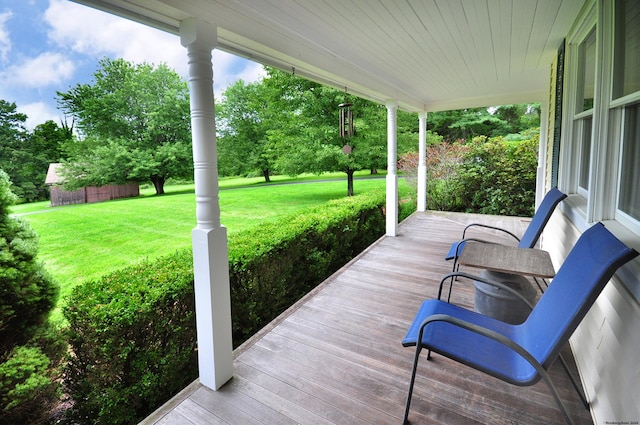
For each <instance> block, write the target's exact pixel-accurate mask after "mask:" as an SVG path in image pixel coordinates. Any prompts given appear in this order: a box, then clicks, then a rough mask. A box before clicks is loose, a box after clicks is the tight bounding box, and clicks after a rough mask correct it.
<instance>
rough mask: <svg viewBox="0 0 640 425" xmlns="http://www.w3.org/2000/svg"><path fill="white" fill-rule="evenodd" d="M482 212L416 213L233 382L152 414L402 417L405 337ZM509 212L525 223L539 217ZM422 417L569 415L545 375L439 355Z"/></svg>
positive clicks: (419, 384)
mask: <svg viewBox="0 0 640 425" xmlns="http://www.w3.org/2000/svg"><path fill="white" fill-rule="evenodd" d="M470 218H471V219H473V218H476V217H475V216H468V215H441V214H429V213H424V214H414V215H413V216H412V217H410V218H409V219H408V220H406V221H405V222H403V223H402V224H401V225H400V229H399V236H397V237H395V238H382V239H380V240H379V241H378V242H376V243H375V244H374V245H372V246H371V247H370V248H369V249H367V250H366V251H365V252H364V253H363V254H361V255H360V256H359V257H358V258H357V259H355V260H354V261H352V262H351V263H349V264H348V265H347V266H345V267H344V268H343V269H342V270H340V271H339V272H337V273H336V274H335V275H333V276H332V277H331V278H330V279H328V280H327V281H325V282H324V283H323V284H321V285H320V286H319V287H318V288H316V289H315V290H314V291H312V293H310V294H309V295H308V296H306V297H305V298H304V299H303V300H301V301H300V302H299V303H297V304H296V305H295V306H293V307H292V308H290V309H289V310H287V311H286V312H285V313H284V314H283V315H281V316H280V317H279V318H278V319H276V320H275V321H274V322H273V323H272V324H270V325H268V326H267V327H265V329H264V330H263V331H261V332H259V333H258V334H257V335H256V336H254V337H253V338H252V339H250V340H249V341H248V342H247V343H245V344H244V345H243V346H242V347H240V348H238V349H237V350H236V351H235V353H234V354H235V363H234V364H235V376H234V378H233V379H232V380H231V381H230V382H229V383H227V384H226V385H225V386H224V387H223V388H222V389H220V390H219V391H211V390H209V389H207V388H205V387H203V386H201V385H200V384H199V383H198V382H195V383H194V384H192V385H191V386H190V387H189V388H187V389H186V390H185V391H183V392H182V393H181V394H179V395H178V396H176V398H174V400H172V401H171V402H169V403H167V405H166V407H163V408H160V409H158V411H156V412H155V413H154V414H153V415H151V416H150V417H149V418H147V420H145V421H144V422H143V423H144V424H158V425H173V424H177V423H184V424H195V425H200V424H218V423H220V424H283V425H288V424H296V423H298V424H356V425H360V424H361V425H364V424H399V423H401V421H402V415H403V410H404V403H405V399H406V393H407V389H408V381H409V375H410V371H411V366H412V362H413V355H414V350H413V349H412V348H403V347H402V345H401V344H400V342H401V340H402V338H403V337H404V335H405V333H406V331H407V329H408V327H409V324H410V323H411V321H412V320H413V317H414V315H415V312H416V311H417V309H418V307H419V305H420V303H421V302H422V300H424V299H427V298H434V297H435V296H436V295H437V290H438V288H437V287H438V284H439V282H440V279H441V277H442V276H444V275H445V274H446V273H448V272H450V271H451V264H450V263H449V262H446V261H444V258H443V257H444V254H445V253H446V252H447V251H448V249H449V246H450V244H451V242H453V241H454V239H455V238H456V236H457V235H460V234H461V232H462V229H463V227H464V221H465V220H466V219H470ZM484 218H485V219H487V220H489V221H490V220H491V217H488V218H487V217H484ZM499 220H500V222H501V224H502V223H504V222H507V223H508V224H511V225H512V226H513V227H512V228H515V229H518V227H520V228H522V227H523V226H526V224H527V223H526V222H521V221H520V220H511V221H509V219H506V218H504V217H501V218H499ZM520 230H522V229H520ZM516 233H522V231H519V232H518V231H516ZM474 236H476V237H477V236H478V232H476V233H475V235H474ZM485 236H488V237H491V238H492V239H494V240H495V236H494V235H485ZM452 302H455V303H457V304H460V305H463V306H465V307H467V308H472V307H473V286H472V285H471V284H470V283H469V282H464V281H460V282H456V283H455V285H454V295H453V297H452ZM567 354H568V355H570V353H567ZM551 375H552V378H553V379H554V382H555V383H556V385H557V387H558V390H559V393H560V396H561V397H562V399H563V400H564V401H565V404H566V405H567V407H568V409H569V410H570V413H571V415H572V418H573V419H574V421H575V422H576V424H589V425H591V424H592V420H591V417H590V414H589V412H588V411H587V410H585V409H584V407H582V405H581V404H580V401H579V398H578V396H577V395H576V393H575V391H574V390H573V388H572V387H571V384H570V381H569V379H568V378H567V377H566V374H565V373H564V370H563V369H562V368H561V367H560V366H559V365H554V366H553V367H552V368H551ZM410 419H411V423H412V424H421V423H439V424H456V425H457V424H527V425H537V424H545V425H547V424H563V423H564V419H563V417H562V415H561V413H560V411H559V410H558V408H557V406H556V404H555V401H554V400H553V398H552V396H551V394H550V393H549V391H548V389H547V387H546V385H544V384H543V383H542V382H539V383H538V384H536V385H534V386H532V387H526V388H522V387H515V386H513V385H510V384H506V383H503V382H501V381H499V380H497V379H495V378H492V377H490V376H487V375H485V374H482V373H480V372H477V371H475V370H473V369H471V368H468V367H465V366H462V365H460V364H458V363H456V362H453V361H451V360H449V359H447V358H444V357H442V356H438V355H434V357H433V360H432V361H427V360H426V359H424V358H423V359H422V361H421V362H420V365H419V371H418V377H417V380H416V386H415V391H414V396H413V401H412V409H411V414H410Z"/></svg>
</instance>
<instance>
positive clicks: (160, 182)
mask: <svg viewBox="0 0 640 425" xmlns="http://www.w3.org/2000/svg"><path fill="white" fill-rule="evenodd" d="M151 182H152V183H153V187H155V188H156V195H164V177H160V176H151Z"/></svg>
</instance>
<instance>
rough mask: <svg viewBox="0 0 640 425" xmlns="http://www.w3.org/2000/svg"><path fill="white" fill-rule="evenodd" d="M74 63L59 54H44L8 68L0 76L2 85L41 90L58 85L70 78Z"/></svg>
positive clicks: (73, 70)
mask: <svg viewBox="0 0 640 425" xmlns="http://www.w3.org/2000/svg"><path fill="white" fill-rule="evenodd" d="M75 69H76V68H75V65H74V63H73V62H72V61H71V60H70V59H68V58H67V57H65V56H64V55H63V54H61V53H53V52H44V53H42V54H40V55H39V56H36V57H35V58H27V59H25V60H23V61H22V62H20V63H17V64H15V65H12V66H10V67H9V68H7V69H6V70H5V72H4V73H3V74H2V75H1V76H0V81H2V83H3V84H9V85H13V86H22V87H29V88H41V87H47V86H51V85H56V84H59V83H60V82H61V81H66V80H68V79H69V78H71V77H72V76H73V74H74V72H75Z"/></svg>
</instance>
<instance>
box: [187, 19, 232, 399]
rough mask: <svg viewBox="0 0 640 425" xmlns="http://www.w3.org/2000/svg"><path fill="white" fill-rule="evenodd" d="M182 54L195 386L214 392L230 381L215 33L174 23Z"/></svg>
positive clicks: (197, 24)
mask: <svg viewBox="0 0 640 425" xmlns="http://www.w3.org/2000/svg"><path fill="white" fill-rule="evenodd" d="M180 40H181V43H182V45H183V46H185V47H186V48H187V56H188V62H189V92H190V97H191V132H192V142H193V162H194V180H195V192H196V219H197V225H196V228H195V229H193V232H192V239H193V267H194V275H195V297H196V328H197V335H198V368H199V375H200V382H201V383H202V384H203V385H206V386H207V387H209V388H211V389H214V390H217V389H219V388H220V387H221V386H222V385H223V384H224V383H225V382H227V381H228V380H229V379H231V377H232V376H233V344H232V339H231V295H230V289H229V258H228V249H227V229H226V228H225V227H224V226H222V225H221V224H220V203H219V199H218V158H217V153H216V124H215V113H214V104H213V68H212V63H211V51H212V50H213V49H214V48H215V47H216V44H217V30H216V27H215V26H213V25H211V24H209V23H207V22H203V21H199V20H197V19H195V18H189V19H186V20H184V21H182V22H181V23H180Z"/></svg>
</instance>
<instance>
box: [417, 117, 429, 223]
mask: <svg viewBox="0 0 640 425" xmlns="http://www.w3.org/2000/svg"><path fill="white" fill-rule="evenodd" d="M418 125H419V126H418V128H419V130H418V145H419V148H418V205H417V209H418V211H421V212H424V211H426V210H427V113H426V112H424V111H423V112H420V113H418Z"/></svg>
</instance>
